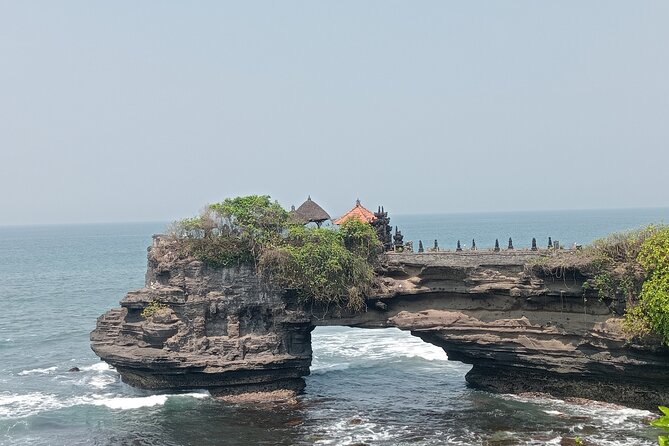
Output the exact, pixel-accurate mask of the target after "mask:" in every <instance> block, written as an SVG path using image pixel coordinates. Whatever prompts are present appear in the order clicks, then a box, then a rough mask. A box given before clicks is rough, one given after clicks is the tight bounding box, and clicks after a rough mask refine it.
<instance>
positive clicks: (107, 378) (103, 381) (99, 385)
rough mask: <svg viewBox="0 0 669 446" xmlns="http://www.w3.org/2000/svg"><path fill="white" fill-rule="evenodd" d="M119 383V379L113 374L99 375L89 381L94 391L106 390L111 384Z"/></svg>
mask: <svg viewBox="0 0 669 446" xmlns="http://www.w3.org/2000/svg"><path fill="white" fill-rule="evenodd" d="M117 381H118V377H117V376H116V375H112V374H97V375H95V376H93V377H91V378H90V379H88V380H87V383H88V385H89V386H91V387H92V388H94V389H98V390H100V389H104V388H105V387H107V386H109V385H110V384H115V383H116V382H117Z"/></svg>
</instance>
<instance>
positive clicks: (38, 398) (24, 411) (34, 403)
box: [0, 392, 65, 419]
mask: <svg viewBox="0 0 669 446" xmlns="http://www.w3.org/2000/svg"><path fill="white" fill-rule="evenodd" d="M64 406H65V403H64V402H63V401H62V400H59V399H58V397H57V396H56V395H51V394H45V393H41V392H32V393H26V394H15V393H9V392H3V393H0V418H4V419H13V418H23V417H28V416H31V415H35V414H37V413H40V412H43V411H46V410H54V409H60V408H61V407H64Z"/></svg>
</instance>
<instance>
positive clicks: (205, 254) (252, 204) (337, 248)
mask: <svg viewBox="0 0 669 446" xmlns="http://www.w3.org/2000/svg"><path fill="white" fill-rule="evenodd" d="M171 233H172V234H173V236H174V237H175V239H176V240H177V241H178V244H179V247H180V251H181V254H182V255H184V256H193V257H195V258H197V259H199V260H201V261H203V262H206V263H207V264H209V265H211V266H214V267H228V266H234V265H240V264H252V265H255V267H256V268H257V269H258V271H259V272H260V273H261V274H262V275H263V277H266V278H267V279H268V280H270V281H271V282H272V283H273V284H275V285H277V286H280V287H284V288H286V289H291V290H294V291H295V292H296V293H297V295H298V297H299V298H300V299H301V300H302V301H304V302H309V301H315V302H320V303H324V304H337V305H345V306H347V307H349V308H351V309H355V310H360V309H362V308H363V307H364V296H365V295H366V294H367V293H368V292H369V290H370V288H371V286H372V284H373V281H374V277H375V276H374V264H375V262H376V259H377V256H378V254H379V253H380V252H381V245H380V242H379V241H378V239H377V237H376V233H375V231H374V229H373V228H372V227H371V226H370V225H369V224H366V223H362V222H359V221H357V220H353V219H349V220H346V221H345V222H344V223H343V224H342V225H341V226H340V227H339V229H335V228H317V227H309V226H304V225H303V224H302V223H301V222H298V221H297V220H295V219H293V218H292V215H291V214H290V213H289V212H287V211H286V210H285V209H283V208H282V207H281V206H280V205H279V204H278V203H277V202H276V201H272V200H271V199H270V197H269V196H267V195H250V196H244V197H236V198H228V199H226V200H224V201H223V202H221V203H215V204H211V205H208V206H207V207H206V208H205V209H204V210H203V211H202V212H201V214H200V215H199V216H197V217H194V218H188V219H184V220H181V221H179V222H176V223H175V224H174V225H173V227H172V230H171Z"/></svg>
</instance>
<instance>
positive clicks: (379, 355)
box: [312, 328, 448, 361]
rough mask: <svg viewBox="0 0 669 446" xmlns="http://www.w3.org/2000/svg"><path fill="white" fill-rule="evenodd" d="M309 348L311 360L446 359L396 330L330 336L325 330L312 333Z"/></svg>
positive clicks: (349, 331)
mask: <svg viewBox="0 0 669 446" xmlns="http://www.w3.org/2000/svg"><path fill="white" fill-rule="evenodd" d="M317 330H318V329H317ZM312 346H313V349H314V353H315V356H319V357H323V358H326V357H337V358H339V357H344V358H365V360H387V359H389V358H421V359H424V360H427V361H447V360H448V356H447V355H446V352H444V350H443V349H441V348H439V347H437V346H435V345H432V344H428V343H426V342H424V341H422V340H421V339H419V338H417V337H415V336H412V335H410V334H409V333H405V332H402V331H400V330H399V329H396V328H387V329H344V330H339V331H337V332H334V333H332V332H330V331H326V330H321V331H320V332H319V331H315V332H314V334H313V336H312Z"/></svg>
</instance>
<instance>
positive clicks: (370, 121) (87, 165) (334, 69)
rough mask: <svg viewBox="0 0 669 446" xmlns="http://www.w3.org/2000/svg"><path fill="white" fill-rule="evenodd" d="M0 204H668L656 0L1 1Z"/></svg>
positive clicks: (53, 207) (72, 207)
mask: <svg viewBox="0 0 669 446" xmlns="http://www.w3.org/2000/svg"><path fill="white" fill-rule="evenodd" d="M0 154H1V161H0V224H24V223H29V224H32V223H62V222H111V221H144V220H173V219H176V218H179V217H183V216H187V215H191V214H195V213H196V212H197V211H198V210H199V209H200V208H201V207H202V206H203V205H204V204H205V203H209V202H215V201H220V200H221V199H223V198H225V197H228V196H236V195H239V194H248V193H263V194H269V195H272V196H273V197H274V198H276V199H278V200H279V202H281V203H282V204H283V205H285V206H290V205H291V204H295V205H299V204H300V203H301V202H302V201H303V200H304V199H305V198H306V196H307V194H311V196H312V198H314V199H315V200H316V201H318V202H319V203H320V204H321V205H323V207H325V208H326V210H328V211H330V213H331V214H333V216H335V215H338V214H340V213H342V212H344V211H346V210H347V209H348V208H349V207H350V206H351V205H353V204H354V201H355V199H356V198H358V197H359V198H360V199H361V200H362V201H363V204H366V205H368V206H369V207H376V206H377V205H378V204H383V205H385V207H386V209H389V210H390V211H391V212H395V213H402V214H407V213H428V212H463V211H464V212H466V211H500V210H502V211H503V210H508V211H511V210H538V209H570V208H624V207H652V206H667V205H669V2H667V1H666V0H659V1H611V0H606V1H582V0H579V1H560V2H543V1H536V0H528V1H469V0H461V1H458V2H454V1H441V0H440V1H418V2H409V1H404V2H399V1H388V0H384V1H360V0H355V1H339V0H338V1H330V2H323V1H312V0H310V1H301V2H295V1H275V0H272V1H268V2H259V1H234V2H223V1H198V2H185V1H165V0H161V1H141V2H138V1H135V0H133V1H113V2H110V1H91V0H82V1H78V2H75V1H57V2H56V1H51V0H48V1H43V2H37V1H29V0H20V1H10V0H0Z"/></svg>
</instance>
